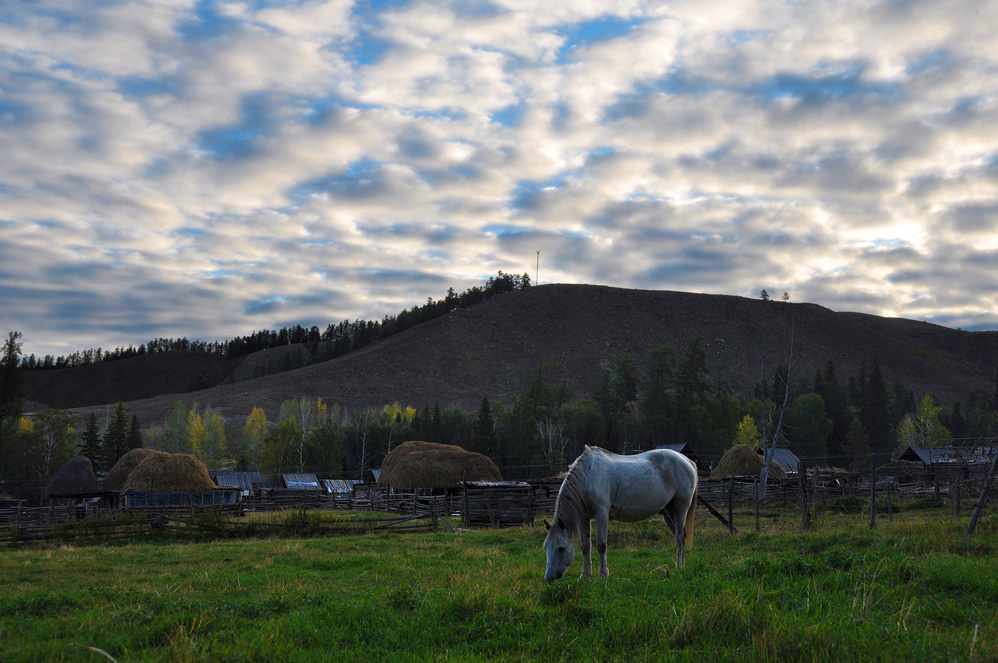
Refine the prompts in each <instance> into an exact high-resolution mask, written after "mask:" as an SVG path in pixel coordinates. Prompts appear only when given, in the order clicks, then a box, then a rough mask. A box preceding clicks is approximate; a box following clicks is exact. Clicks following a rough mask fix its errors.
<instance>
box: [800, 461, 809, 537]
mask: <svg viewBox="0 0 998 663" xmlns="http://www.w3.org/2000/svg"><path fill="white" fill-rule="evenodd" d="M797 481H798V484H799V493H800V513H801V529H803V530H804V531H805V532H806V531H807V530H808V529H809V528H810V527H811V523H810V518H809V517H808V512H807V511H808V509H807V463H805V462H804V461H801V462H800V467H798V468H797Z"/></svg>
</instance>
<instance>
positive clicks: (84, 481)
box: [45, 456, 101, 498]
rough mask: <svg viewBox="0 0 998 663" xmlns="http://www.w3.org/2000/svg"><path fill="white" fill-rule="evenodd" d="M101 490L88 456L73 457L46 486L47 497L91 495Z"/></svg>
mask: <svg viewBox="0 0 998 663" xmlns="http://www.w3.org/2000/svg"><path fill="white" fill-rule="evenodd" d="M100 492H101V487H100V482H99V481H97V476H96V475H95V474H94V466H93V463H91V462H90V459H89V458H87V457H86V456H76V457H75V458H71V459H70V460H69V461H67V462H66V464H65V465H63V466H62V467H61V468H59V471H58V472H56V473H55V475H54V476H53V477H52V479H51V480H50V481H49V483H48V485H47V486H45V497H46V498H61V497H91V496H93V495H97V494H100Z"/></svg>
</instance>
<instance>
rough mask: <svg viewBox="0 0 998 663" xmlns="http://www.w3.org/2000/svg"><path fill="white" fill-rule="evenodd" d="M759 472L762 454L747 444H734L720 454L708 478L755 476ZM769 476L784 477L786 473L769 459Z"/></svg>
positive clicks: (760, 471)
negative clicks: (719, 458)
mask: <svg viewBox="0 0 998 663" xmlns="http://www.w3.org/2000/svg"><path fill="white" fill-rule="evenodd" d="M760 474H762V456H760V455H759V454H758V453H757V452H756V450H755V449H754V448H753V447H750V446H749V445H747V444H736V445H735V446H733V447H731V448H730V449H728V451H727V453H725V454H724V455H723V456H721V460H720V461H718V463H717V467H715V468H714V470H713V471H712V472H711V473H710V478H711V479H724V478H727V477H757V476H759V475H760ZM769 476H770V477H771V478H773V479H786V478H787V473H786V472H784V471H783V468H782V467H780V466H779V465H777V464H776V462H774V461H770V462H769Z"/></svg>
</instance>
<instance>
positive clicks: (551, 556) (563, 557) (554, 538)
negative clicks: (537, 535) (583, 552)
mask: <svg viewBox="0 0 998 663" xmlns="http://www.w3.org/2000/svg"><path fill="white" fill-rule="evenodd" d="M544 527H546V528H547V530H548V534H547V536H546V537H545V538H544V552H545V553H547V558H548V564H547V569H546V570H545V571H544V579H545V580H547V581H548V582H553V581H555V580H558V579H560V578H561V577H562V576H564V575H565V571H567V570H568V567H569V566H571V565H572V561H573V560H575V546H574V545H572V532H571V531H570V530H569V529H568V528H567V527H566V526H565V523H564V521H562V520H561V519H560V518H559V519H558V520H556V521H555V523H554V525H549V524H548V523H547V521H545V522H544Z"/></svg>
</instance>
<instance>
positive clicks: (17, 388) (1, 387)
mask: <svg viewBox="0 0 998 663" xmlns="http://www.w3.org/2000/svg"><path fill="white" fill-rule="evenodd" d="M20 338H21V332H19V331H12V332H10V334H9V335H8V337H7V340H6V342H4V344H3V355H2V357H0V363H2V366H0V420H2V419H3V418H4V417H13V418H15V419H16V418H17V417H19V416H21V398H22V397H23V396H24V393H23V391H22V390H21V383H22V381H23V378H22V376H21V367H20V356H21V343H20V342H19V339H20Z"/></svg>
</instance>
